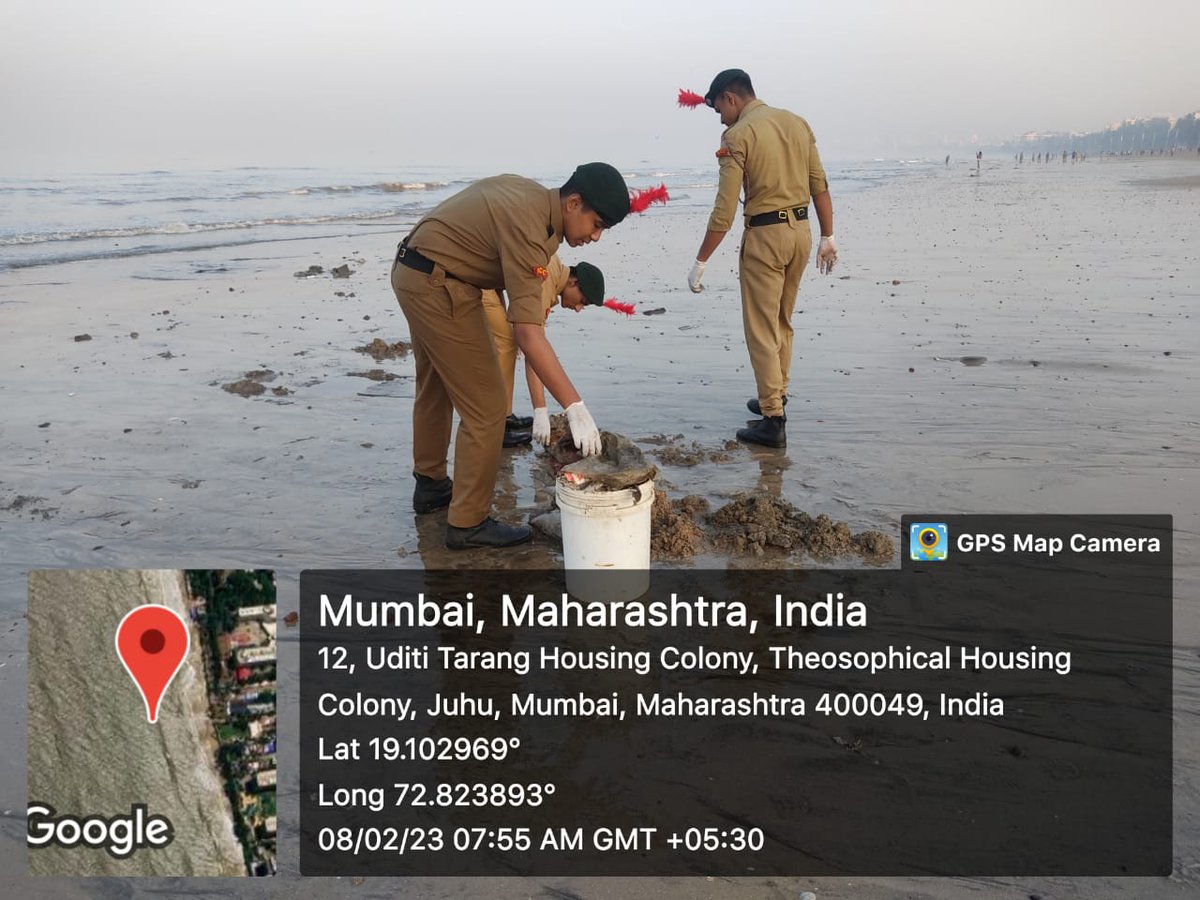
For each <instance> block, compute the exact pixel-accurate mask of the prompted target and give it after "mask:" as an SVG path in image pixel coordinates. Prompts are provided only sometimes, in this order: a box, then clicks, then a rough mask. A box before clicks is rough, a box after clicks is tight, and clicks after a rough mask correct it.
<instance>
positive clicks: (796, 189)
mask: <svg viewBox="0 0 1200 900" xmlns="http://www.w3.org/2000/svg"><path fill="white" fill-rule="evenodd" d="M704 102H705V103H707V104H708V105H709V106H711V107H712V108H713V109H715V110H716V111H717V112H718V113H719V114H720V116H721V124H722V125H725V126H726V129H725V133H724V135H723V136H722V138H721V149H720V150H718V151H717V157H718V159H719V161H720V168H721V175H720V179H719V182H718V187H717V200H716V203H715V204H714V206H713V211H712V216H711V217H710V218H709V220H708V231H707V233H706V234H705V236H704V240H703V242H702V243H701V244H700V251H699V252H698V253H697V254H696V262H695V265H693V266H692V270H691V272H690V273H689V274H688V286H689V287H691V289H692V290H693V291H700V290H701V289H702V287H701V283H700V281H701V278H702V277H703V275H704V265H705V263H707V262H708V259H709V257H710V256H712V254H713V252H714V251H715V250H716V249H717V246H718V245H719V244H720V243H721V241H722V239H723V238H724V237H725V234H726V233H727V232H728V231H729V229H730V228H732V227H733V217H734V215H735V214H736V212H737V200H738V192H739V191H740V190H741V189H742V188H743V186H744V187H745V191H746V199H745V208H744V210H743V213H744V215H745V217H746V231H745V234H744V235H743V237H742V246H741V251H740V254H739V257H738V276H739V280H740V282H741V288H742V325H743V328H744V330H745V333H746V346H747V348H748V349H749V351H750V364H751V366H752V367H753V369H754V380H755V382H756V384H757V388H758V395H757V396H756V397H755V398H753V399H751V400H750V401H749V402H747V404H746V406H747V408H749V410H750V411H751V412H753V413H755V414H756V415H761V416H762V419H760V420H759V421H758V422H756V423H754V425H752V426H751V427H749V428H742V429H739V430H738V433H737V436H738V440H742V441H749V442H751V443H755V444H764V445H766V446H768V447H785V446H787V433H786V431H785V430H784V423H785V422H786V421H787V416H786V415H784V411H783V405H784V404H785V403H787V391H788V371H789V369H790V368H791V364H792V311H793V310H794V309H795V306H796V293H797V291H798V290H799V287H800V276H801V275H802V274H803V272H804V267H805V266H806V265H807V264H808V257H809V253H810V252H811V250H812V231H811V229H810V227H809V224H808V204H809V201H810V200H811V201H812V205H813V207H814V208H815V209H816V212H817V219H818V220H819V222H820V225H821V245H820V248H819V249H818V250H817V267H818V269H819V270H820V271H821V272H822V273H825V272H832V271H833V265H834V263H835V262H836V261H837V246H836V244H835V243H834V240H833V201H832V200H831V199H830V197H829V187H828V185H827V184H826V181H825V170H824V169H823V168H822V167H821V158H820V156H819V155H818V154H817V143H816V139H815V138H814V137H813V133H812V129H811V128H809V127H808V123H807V122H806V121H804V119H802V118H800V116H797V115H795V114H793V113H790V112H788V111H787V110H784V109H775V108H772V107H770V106H767V105H766V104H765V103H763V102H762V101H761V100H759V99H757V98H756V97H755V96H754V87H753V85H752V84H751V83H750V76H749V75H747V74H746V73H745V72H743V71H742V70H741V69H726V70H725V71H723V72H721V73H719V74H718V75H717V77H716V78H714V79H713V82H712V86H711V87H710V88H709V90H708V93H707V94H705V95H704Z"/></svg>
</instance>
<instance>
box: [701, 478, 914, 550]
mask: <svg viewBox="0 0 1200 900" xmlns="http://www.w3.org/2000/svg"><path fill="white" fill-rule="evenodd" d="M708 521H709V524H710V525H712V527H713V540H714V542H715V543H716V545H717V546H718V547H720V548H722V549H725V550H727V551H730V552H732V553H734V554H737V555H739V556H743V555H744V556H762V555H763V554H764V553H766V552H768V551H769V550H780V551H784V552H788V553H791V552H795V551H797V550H800V551H803V552H805V553H807V554H808V555H809V556H811V557H813V558H814V559H830V558H833V557H838V556H850V555H856V556H862V557H866V558H869V559H871V560H873V561H874V560H882V559H890V558H891V556H892V553H893V551H894V545H893V543H892V539H891V537H889V536H888V535H886V534H883V533H882V532H878V531H868V532H864V533H863V534H860V535H857V536H855V535H853V534H851V532H850V526H849V525H847V524H846V523H845V522H835V521H834V520H833V519H831V518H829V516H827V515H823V514H822V515H819V516H817V517H816V518H815V519H814V518H813V517H812V516H810V515H809V514H808V513H806V512H804V511H803V510H800V509H797V508H796V507H795V506H793V505H792V504H791V503H788V502H787V501H786V500H782V499H780V498H778V497H770V496H764V495H762V494H742V495H740V496H738V497H735V498H734V499H733V500H732V501H730V502H729V503H727V504H725V505H724V506H722V507H721V508H720V509H718V510H717V511H716V512H715V513H713V514H712V515H711V516H709V517H708Z"/></svg>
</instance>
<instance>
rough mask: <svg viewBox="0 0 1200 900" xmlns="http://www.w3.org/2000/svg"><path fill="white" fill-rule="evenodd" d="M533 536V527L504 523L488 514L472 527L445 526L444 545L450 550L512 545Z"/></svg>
mask: <svg viewBox="0 0 1200 900" xmlns="http://www.w3.org/2000/svg"><path fill="white" fill-rule="evenodd" d="M531 537H533V529H532V528H529V527H527V526H525V525H505V524H504V523H503V522H497V521H496V520H495V519H493V518H492V517H491V516H488V517H487V518H486V519H484V520H483V521H482V522H480V523H479V524H478V525H476V526H474V527H473V528H459V527H458V526H456V525H447V526H446V546H447V547H448V548H449V549H451V550H469V549H470V548H472V547H512V546H513V545H514V544H523V543H525V542H526V541H527V540H529V539H530V538H531Z"/></svg>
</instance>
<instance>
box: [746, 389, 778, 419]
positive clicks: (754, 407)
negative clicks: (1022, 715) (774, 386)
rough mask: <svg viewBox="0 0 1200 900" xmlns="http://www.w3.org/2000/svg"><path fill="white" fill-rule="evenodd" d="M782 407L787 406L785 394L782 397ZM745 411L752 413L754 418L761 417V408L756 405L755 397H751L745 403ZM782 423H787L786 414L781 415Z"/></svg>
mask: <svg viewBox="0 0 1200 900" xmlns="http://www.w3.org/2000/svg"><path fill="white" fill-rule="evenodd" d="M783 405H784V406H787V394H784V395H783ZM746 409H748V410H750V412H752V413H754V414H755V415H756V416H761V415H762V407H761V406H759V405H758V398H757V397H751V398H750V399H749V400H747V401H746ZM783 421H785V422H786V421H787V413H784V414H783Z"/></svg>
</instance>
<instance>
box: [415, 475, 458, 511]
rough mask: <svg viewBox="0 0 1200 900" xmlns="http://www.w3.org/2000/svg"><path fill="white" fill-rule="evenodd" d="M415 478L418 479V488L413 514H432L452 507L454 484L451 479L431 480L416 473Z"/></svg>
mask: <svg viewBox="0 0 1200 900" xmlns="http://www.w3.org/2000/svg"><path fill="white" fill-rule="evenodd" d="M413 478H415V479H417V487H416V490H414V491H413V512H416V513H431V512H434V511H436V510H439V509H445V508H446V507H447V506H449V505H450V498H451V497H452V496H453V494H454V482H453V481H451V480H450V479H449V478H442V479H437V478H429V477H428V476H426V475H418V474H417V473H416V472H414V473H413Z"/></svg>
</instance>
